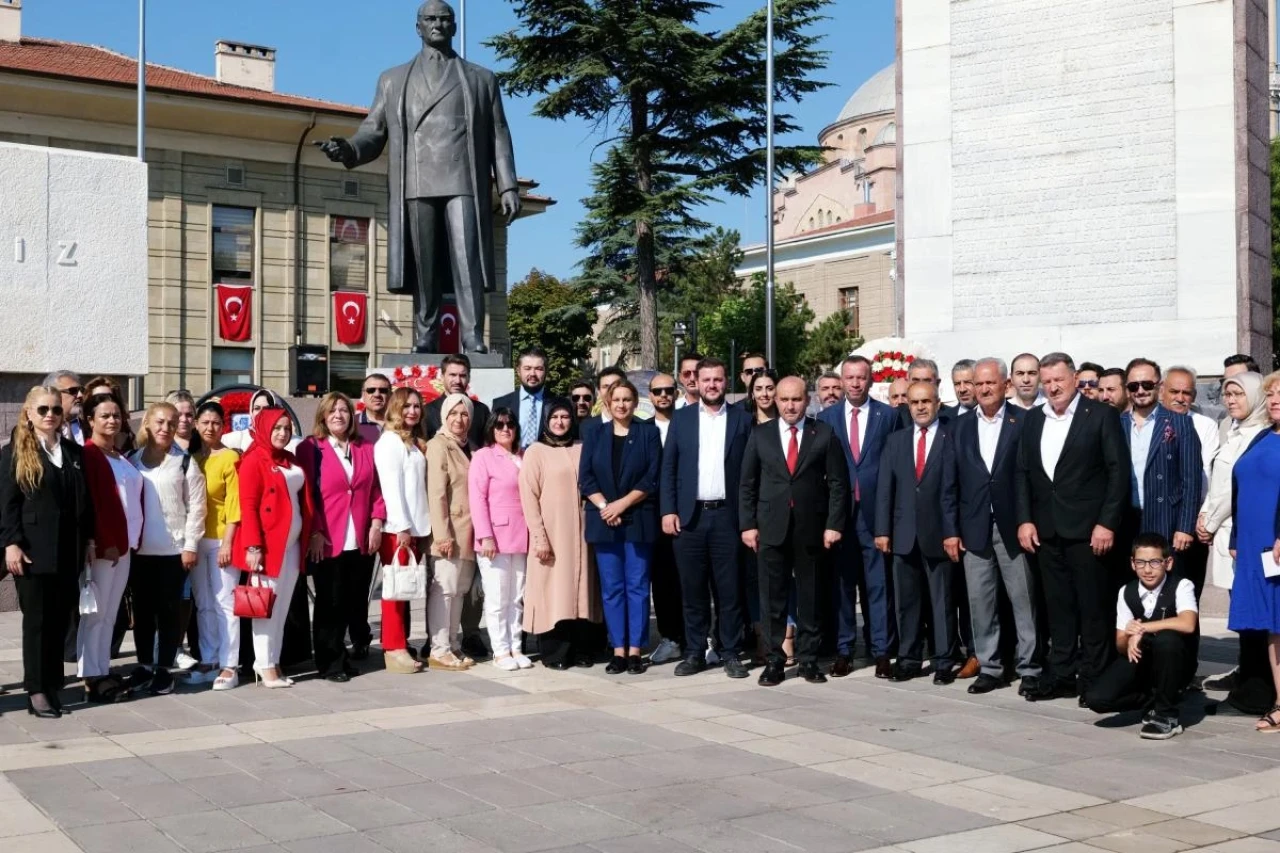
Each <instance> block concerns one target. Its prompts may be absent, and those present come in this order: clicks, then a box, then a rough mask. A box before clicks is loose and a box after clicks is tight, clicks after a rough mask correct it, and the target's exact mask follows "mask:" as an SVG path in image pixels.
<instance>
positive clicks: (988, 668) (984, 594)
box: [955, 358, 1040, 695]
mask: <svg viewBox="0 0 1280 853" xmlns="http://www.w3.org/2000/svg"><path fill="white" fill-rule="evenodd" d="M973 379H974V382H973V385H974V392H975V394H976V395H977V408H976V409H974V410H973V411H970V412H968V413H966V414H964V415H961V416H960V417H959V418H957V419H956V423H955V447H956V488H957V489H958V491H959V505H960V539H961V548H962V549H963V550H964V552H965V554H964V573H965V581H966V583H965V586H966V588H967V592H968V596H969V613H970V614H971V619H972V622H973V642H974V652H975V654H976V656H977V658H978V663H979V666H980V667H981V671H980V673H979V674H978V677H977V680H976V681H974V682H973V684H970V685H969V692H970V693H988V692H990V691H991V690H994V689H996V688H997V687H1003V686H1004V683H1005V682H1004V679H1003V678H1002V677H1001V676H1002V675H1003V673H1004V667H1003V664H1002V662H1001V645H1002V643H1001V639H1002V638H1001V626H1000V621H1001V620H1000V606H999V605H1000V591H1001V588H1002V587H1003V589H1004V592H1005V594H1006V596H1007V600H1008V602H1009V608H1010V610H1011V611H1012V615H1013V626H1014V627H1015V628H1016V633H1017V661H1018V674H1019V675H1020V676H1021V677H1022V684H1021V685H1020V686H1019V688H1018V691H1019V693H1022V694H1024V695H1025V694H1026V691H1028V690H1031V691H1036V690H1039V688H1040V661H1039V657H1038V655H1037V651H1036V649H1037V641H1038V635H1037V632H1036V600H1037V594H1036V586H1035V576H1034V575H1033V574H1032V572H1031V565H1030V562H1029V560H1028V557H1027V555H1026V554H1025V553H1024V552H1023V550H1022V547H1021V546H1020V545H1019V544H1018V521H1017V514H1016V508H1015V506H1014V489H1015V486H1014V478H1015V474H1016V472H1017V467H1018V442H1019V438H1020V436H1021V432H1022V423H1023V421H1024V420H1025V419H1026V416H1027V415H1026V412H1025V411H1024V410H1023V409H1020V408H1018V407H1017V406H1011V405H1008V404H1007V402H1006V400H1005V396H1004V393H1005V389H1006V388H1007V387H1008V385H1009V368H1008V367H1007V366H1006V365H1005V363H1004V362H1003V361H1001V360H1000V359H998V358H984V359H981V360H980V361H978V362H977V363H976V364H975V365H974V367H973Z"/></svg>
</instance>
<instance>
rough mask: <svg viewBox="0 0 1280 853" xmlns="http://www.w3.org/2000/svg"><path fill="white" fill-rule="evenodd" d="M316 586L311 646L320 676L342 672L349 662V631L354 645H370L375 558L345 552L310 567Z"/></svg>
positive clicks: (312, 579) (355, 551)
mask: <svg viewBox="0 0 1280 853" xmlns="http://www.w3.org/2000/svg"><path fill="white" fill-rule="evenodd" d="M310 571H311V582H312V583H313V584H315V589H316V602H315V610H314V611H313V612H312V614H311V636H312V645H313V648H314V649H315V662H316V670H317V671H318V672H319V673H320V674H321V675H332V674H335V673H338V672H341V671H342V669H343V667H344V666H346V663H347V646H346V643H345V642H344V640H345V637H346V635H347V633H348V632H350V634H351V645H353V646H362V645H368V644H369V641H370V638H371V637H372V634H371V632H370V631H369V583H370V581H371V580H372V577H373V556H372V555H366V554H361V553H360V552H359V551H358V550H352V551H343V552H342V553H341V554H339V555H338V556H336V557H333V558H330V559H327V560H321V561H320V562H318V563H312V564H311V565H310Z"/></svg>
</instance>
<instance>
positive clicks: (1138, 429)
mask: <svg viewBox="0 0 1280 853" xmlns="http://www.w3.org/2000/svg"><path fill="white" fill-rule="evenodd" d="M1159 409H1160V405H1159V404H1158V403H1157V404H1156V407H1155V408H1154V409H1152V410H1151V412H1150V413H1149V414H1148V415H1147V418H1146V420H1144V421H1143V422H1142V423H1138V415H1137V413H1136V412H1131V413H1130V414H1129V417H1130V418H1132V424H1131V425H1130V427H1129V456H1130V457H1131V462H1130V464H1131V465H1132V467H1133V476H1134V478H1135V479H1136V480H1137V483H1138V508H1139V509H1141V508H1142V507H1143V505H1144V504H1145V500H1146V490H1147V487H1146V484H1145V483H1143V482H1142V481H1143V480H1144V479H1146V475H1147V454H1148V453H1150V452H1151V435H1152V433H1153V432H1154V431H1155V430H1154V427H1153V425H1152V422H1153V421H1154V420H1155V419H1156V412H1157V411H1158V410H1159Z"/></svg>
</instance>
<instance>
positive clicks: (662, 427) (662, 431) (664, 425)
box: [653, 417, 671, 447]
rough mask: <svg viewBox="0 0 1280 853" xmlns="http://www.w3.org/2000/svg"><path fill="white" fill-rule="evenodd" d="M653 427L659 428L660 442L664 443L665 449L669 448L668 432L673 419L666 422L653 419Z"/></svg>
mask: <svg viewBox="0 0 1280 853" xmlns="http://www.w3.org/2000/svg"><path fill="white" fill-rule="evenodd" d="M653 425H654V426H656V427H657V428H658V440H659V441H660V442H662V446H663V447H666V446H667V430H668V429H669V428H670V427H671V418H667V419H666V420H663V419H662V418H658V417H655V418H654V419H653Z"/></svg>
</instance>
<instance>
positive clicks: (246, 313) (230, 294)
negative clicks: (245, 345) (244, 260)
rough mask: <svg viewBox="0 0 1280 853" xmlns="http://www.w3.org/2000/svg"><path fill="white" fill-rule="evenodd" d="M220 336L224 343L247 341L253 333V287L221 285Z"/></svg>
mask: <svg viewBox="0 0 1280 853" xmlns="http://www.w3.org/2000/svg"><path fill="white" fill-rule="evenodd" d="M216 293H217V298H218V335H219V336H220V337H221V338H222V339H223V340H224V341H247V340H249V337H250V335H251V333H252V331H253V324H252V323H251V322H250V319H251V318H252V316H253V311H252V306H253V287H252V286H251V285H236V284H219V285H218V286H217V287H216Z"/></svg>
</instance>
